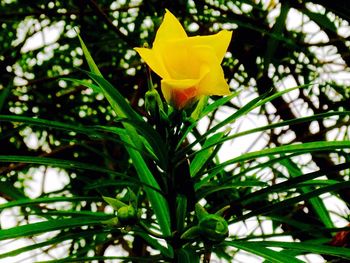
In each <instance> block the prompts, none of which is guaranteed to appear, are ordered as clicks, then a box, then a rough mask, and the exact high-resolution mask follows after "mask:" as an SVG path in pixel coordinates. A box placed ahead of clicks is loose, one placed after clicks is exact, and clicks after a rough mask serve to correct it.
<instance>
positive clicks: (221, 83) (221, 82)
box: [192, 46, 230, 95]
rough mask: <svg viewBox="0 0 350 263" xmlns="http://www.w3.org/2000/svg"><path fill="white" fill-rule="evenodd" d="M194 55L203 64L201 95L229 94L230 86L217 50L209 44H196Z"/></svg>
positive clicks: (199, 90)
mask: <svg viewBox="0 0 350 263" xmlns="http://www.w3.org/2000/svg"><path fill="white" fill-rule="evenodd" d="M192 53H193V55H195V56H196V57H197V60H198V61H200V64H201V70H200V71H201V72H202V73H201V76H202V77H201V78H200V82H199V84H198V94H199V95H227V94H229V93H230V91H229V86H228V84H227V82H226V80H225V77H224V71H223V70H222V67H221V65H220V61H219V60H218V58H217V56H216V53H215V50H214V49H213V48H211V47H208V46H194V47H193V51H192Z"/></svg>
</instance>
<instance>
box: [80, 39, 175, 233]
mask: <svg viewBox="0 0 350 263" xmlns="http://www.w3.org/2000/svg"><path fill="white" fill-rule="evenodd" d="M79 41H80V43H81V45H82V48H83V52H84V55H85V58H86V60H87V62H88V64H89V67H90V69H91V71H92V73H90V72H87V74H88V75H89V76H90V78H91V79H93V80H94V81H95V82H96V83H97V84H98V85H99V87H100V88H101V91H102V92H103V94H104V95H105V97H106V98H107V100H108V102H109V103H110V105H111V106H112V108H113V110H114V111H115V112H116V114H117V115H118V116H119V117H120V118H126V119H131V120H140V121H143V119H142V118H141V117H140V116H139V115H138V114H137V113H136V112H135V111H134V110H133V109H132V108H131V106H130V105H129V104H128V103H127V102H126V100H125V98H124V97H123V96H122V95H121V94H120V93H119V92H118V90H117V89H115V88H114V87H113V86H112V85H111V84H110V83H109V82H108V81H107V80H105V79H104V78H103V77H102V74H101V72H100V71H99V70H98V68H97V66H96V64H95V62H94V61H93V59H92V57H91V55H90V53H89V51H88V50H87V48H86V46H85V44H84V42H83V40H82V39H81V38H80V37H79ZM123 126H124V128H125V129H126V130H127V132H128V135H122V136H121V139H122V140H123V141H124V142H125V143H127V144H128V145H135V147H136V148H141V147H142V141H141V140H140V138H139V134H138V133H137V131H136V129H135V128H134V127H133V126H132V125H130V124H128V123H123ZM126 149H127V151H128V153H129V155H130V157H131V159H132V160H133V164H134V166H135V169H136V171H137V174H138V176H139V178H140V181H141V182H143V183H146V184H149V185H152V186H153V187H154V188H156V189H159V190H160V187H159V185H158V183H157V181H156V180H155V178H154V177H153V174H152V173H151V172H150V170H149V168H148V166H147V164H146V162H145V161H144V159H143V157H142V156H141V154H140V153H139V152H137V151H135V150H134V149H133V148H131V147H127V146H126ZM145 191H146V194H147V196H148V198H149V200H150V203H151V206H152V208H153V210H154V213H155V215H156V218H157V220H158V223H159V225H160V228H161V229H162V232H163V235H165V236H168V235H170V234H171V231H170V215H169V208H168V204H167V201H166V199H165V198H164V196H162V195H160V194H159V192H157V191H154V190H152V189H148V188H146V189H145Z"/></svg>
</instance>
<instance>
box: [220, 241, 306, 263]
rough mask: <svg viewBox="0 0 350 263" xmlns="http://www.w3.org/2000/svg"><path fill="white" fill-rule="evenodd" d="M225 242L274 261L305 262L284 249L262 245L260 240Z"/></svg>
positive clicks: (283, 262) (278, 262) (277, 262)
mask: <svg viewBox="0 0 350 263" xmlns="http://www.w3.org/2000/svg"><path fill="white" fill-rule="evenodd" d="M223 244H224V245H227V246H233V247H236V248H238V249H243V250H245V251H247V252H250V253H253V254H254V255H258V256H261V257H263V258H264V259H266V260H269V261H271V262H273V263H286V262H288V263H300V262H302V263H303V261H301V260H300V259H297V258H295V257H291V256H290V255H289V254H287V253H284V252H283V251H280V252H277V251H274V250H272V249H268V248H266V247H264V246H263V245H261V243H260V242H243V241H226V242H224V243H223Z"/></svg>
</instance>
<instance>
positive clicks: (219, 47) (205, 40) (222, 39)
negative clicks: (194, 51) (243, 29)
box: [186, 30, 232, 63]
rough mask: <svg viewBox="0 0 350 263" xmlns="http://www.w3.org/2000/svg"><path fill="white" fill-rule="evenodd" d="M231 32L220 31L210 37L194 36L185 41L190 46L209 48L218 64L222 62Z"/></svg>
mask: <svg viewBox="0 0 350 263" xmlns="http://www.w3.org/2000/svg"><path fill="white" fill-rule="evenodd" d="M231 37H232V32H231V31H227V30H222V31H220V32H219V33H217V34H215V35H211V36H195V37H189V38H188V39H187V40H186V41H188V44H190V45H201V46H202V45H203V46H210V47H212V48H213V49H214V50H215V54H216V56H217V59H218V60H219V63H221V61H222V60H223V58H224V56H225V54H226V50H227V48H228V45H229V44H230V42H231Z"/></svg>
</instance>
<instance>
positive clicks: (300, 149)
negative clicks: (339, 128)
mask: <svg viewBox="0 0 350 263" xmlns="http://www.w3.org/2000/svg"><path fill="white" fill-rule="evenodd" d="M347 148H350V141H316V142H308V143H300V144H292V145H283V146H279V147H275V148H269V149H263V150H260V151H255V152H250V153H246V154H242V155H241V156H238V157H236V158H233V159H231V160H228V161H226V162H223V163H221V164H218V165H217V166H216V167H214V168H213V169H210V171H208V172H214V171H220V170H222V169H224V168H225V167H226V166H228V165H230V164H234V163H238V162H244V161H247V160H251V159H254V158H259V157H264V156H271V155H276V154H287V153H299V154H303V153H310V152H317V151H320V152H321V151H335V150H339V149H347Z"/></svg>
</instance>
